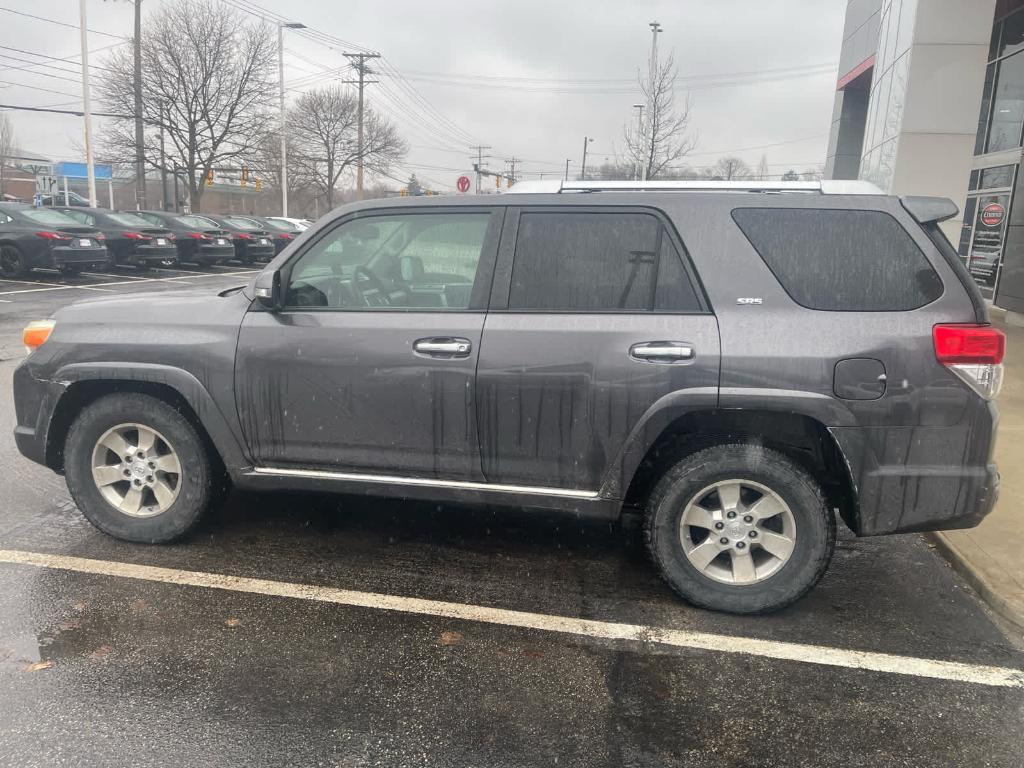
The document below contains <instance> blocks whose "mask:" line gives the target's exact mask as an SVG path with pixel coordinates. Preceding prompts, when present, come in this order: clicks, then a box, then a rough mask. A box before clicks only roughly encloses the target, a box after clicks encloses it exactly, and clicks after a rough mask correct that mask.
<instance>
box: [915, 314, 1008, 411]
mask: <svg viewBox="0 0 1024 768" xmlns="http://www.w3.org/2000/svg"><path fill="white" fill-rule="evenodd" d="M932 342H933V344H934V346H935V358H936V359H937V360H938V361H939V362H940V363H942V364H943V365H944V366H946V367H947V368H948V369H949V370H950V372H952V373H953V374H955V375H956V376H957V377H958V378H960V379H961V380H962V381H963V382H964V383H965V384H967V385H968V386H969V387H970V388H971V389H973V390H974V391H975V392H977V393H978V394H979V395H981V396H982V397H984V398H986V399H987V400H991V399H992V398H994V397H995V396H996V395H998V394H999V388H1000V386H1002V383H1003V366H1002V362H1003V356H1004V355H1005V354H1006V334H1004V333H1003V332H1002V331H1000V330H999V329H998V328H993V327H992V326H991V325H976V324H966V323H964V324H956V325H953V324H946V325H936V326H935V327H934V328H932Z"/></svg>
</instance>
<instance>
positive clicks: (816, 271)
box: [732, 208, 942, 312]
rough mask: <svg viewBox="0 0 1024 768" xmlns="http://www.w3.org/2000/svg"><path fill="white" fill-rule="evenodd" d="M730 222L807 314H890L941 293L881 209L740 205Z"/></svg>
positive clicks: (912, 245)
mask: <svg viewBox="0 0 1024 768" xmlns="http://www.w3.org/2000/svg"><path fill="white" fill-rule="evenodd" d="M732 217H733V220H734V221H735V222H736V224H737V225H738V226H739V228H740V229H741V230H742V231H743V234H745V235H746V236H747V239H748V240H750V243H751V245H753V246H754V248H755V249H756V250H757V252H758V253H759V254H760V255H761V258H762V259H764V262H765V264H767V265H768V268H769V269H770V270H771V271H772V273H773V274H774V275H775V277H776V278H777V279H778V281H779V283H781V285H782V287H783V288H784V289H785V291H786V293H788V294H789V295H790V297H792V299H793V300H794V301H795V302H797V303H798V304H800V305H802V306H804V307H807V308H809V309H823V310H832V311H847V312H895V311H905V310H909V309H917V308H918V307H923V306H924V305H925V304H928V303H929V302H932V301H934V300H935V299H937V298H938V297H939V296H941V295H942V280H941V279H940V278H939V276H938V275H937V274H936V273H935V270H934V269H932V266H931V264H929V262H928V259H927V258H925V255H924V254H923V253H922V252H921V249H920V248H918V247H917V244H916V243H914V241H913V240H912V239H911V237H910V235H909V234H907V232H906V230H904V229H903V227H902V226H900V224H899V222H898V221H896V219H894V218H893V217H892V216H890V215H889V214H887V213H882V212H880V211H840V210H826V209H812V208H737V209H735V210H734V211H733V212H732Z"/></svg>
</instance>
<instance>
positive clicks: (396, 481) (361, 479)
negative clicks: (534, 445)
mask: <svg viewBox="0 0 1024 768" xmlns="http://www.w3.org/2000/svg"><path fill="white" fill-rule="evenodd" d="M248 474H250V475H264V476H271V477H301V478H304V479H307V480H341V481H346V482H352V483H386V484H388V485H411V486H419V487H425V488H454V489H458V490H463V491H485V492H490V493H522V494H528V495H532V496H559V497H562V498H569V499H589V500H595V501H596V500H597V499H598V498H600V497H599V495H598V493H597V492H596V491H574V490H571V489H567V488H544V487H540V486H536V485H500V484H497V483H470V482H464V481H461V480H434V479H432V478H426V477H396V476H393V475H363V474H356V473H352V472H328V471H326V470H320V469H291V468H286V467H254V468H253V469H252V471H250V472H249V473H248Z"/></svg>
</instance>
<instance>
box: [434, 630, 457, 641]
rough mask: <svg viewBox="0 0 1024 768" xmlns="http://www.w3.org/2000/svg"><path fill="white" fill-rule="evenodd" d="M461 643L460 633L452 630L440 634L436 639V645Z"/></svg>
mask: <svg viewBox="0 0 1024 768" xmlns="http://www.w3.org/2000/svg"><path fill="white" fill-rule="evenodd" d="M461 642H462V633H461V632H455V631H452V630H449V631H446V632H442V633H441V635H440V636H439V637H438V638H437V644H438V645H459V644H460V643H461Z"/></svg>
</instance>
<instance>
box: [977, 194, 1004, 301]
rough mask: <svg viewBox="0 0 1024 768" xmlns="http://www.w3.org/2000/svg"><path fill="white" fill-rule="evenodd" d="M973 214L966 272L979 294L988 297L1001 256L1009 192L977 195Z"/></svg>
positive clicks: (997, 272) (991, 291)
mask: <svg viewBox="0 0 1024 768" xmlns="http://www.w3.org/2000/svg"><path fill="white" fill-rule="evenodd" d="M976 200H977V203H976V206H977V210H976V212H975V216H974V242H973V243H971V248H970V254H969V255H968V257H967V271H968V272H970V273H971V277H973V278H974V282H976V283H977V284H978V287H979V288H981V293H982V295H983V296H984V297H985V298H987V299H990V298H992V294H993V292H994V291H995V286H996V277H997V275H998V274H999V262H1000V261H1001V259H1002V255H1003V232H1004V231H1005V228H1006V212H1007V210H1008V209H1009V207H1010V194H1009V193H1008V192H1003V193H999V194H995V195H979V196H978V197H977V198H976Z"/></svg>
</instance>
